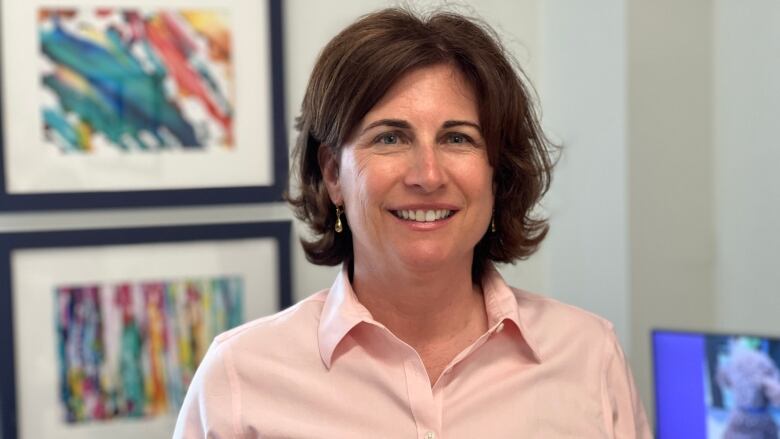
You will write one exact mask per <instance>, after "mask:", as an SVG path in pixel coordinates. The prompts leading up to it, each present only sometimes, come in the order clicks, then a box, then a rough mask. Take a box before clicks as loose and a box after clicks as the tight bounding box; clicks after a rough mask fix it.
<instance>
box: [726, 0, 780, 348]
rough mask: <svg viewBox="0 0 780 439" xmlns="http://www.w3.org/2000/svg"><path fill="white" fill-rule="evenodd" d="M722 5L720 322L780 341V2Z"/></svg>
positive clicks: (727, 2)
mask: <svg viewBox="0 0 780 439" xmlns="http://www.w3.org/2000/svg"><path fill="white" fill-rule="evenodd" d="M745 6H746V5H743V4H741V3H739V2H733V1H726V0H719V1H717V2H715V34H714V38H715V56H714V62H713V67H714V69H713V70H714V73H715V78H714V97H715V100H714V120H715V123H714V133H715V135H714V139H715V142H714V147H715V156H716V160H715V164H716V166H715V179H714V188H715V194H716V205H717V209H716V212H715V219H716V237H717V258H716V270H715V272H716V291H717V322H718V326H719V327H720V328H722V329H724V330H736V331H748V332H754V333H757V334H774V335H776V336H780V267H779V265H780V135H779V134H778V125H780V80H778V78H780V25H778V23H780V3H778V2H777V1H774V0H761V1H758V0H757V1H752V2H750V7H745Z"/></svg>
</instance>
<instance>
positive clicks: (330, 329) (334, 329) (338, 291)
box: [317, 264, 541, 368]
mask: <svg viewBox="0 0 780 439" xmlns="http://www.w3.org/2000/svg"><path fill="white" fill-rule="evenodd" d="M482 291H483V294H484V296H485V310H486V312H487V316H488V328H494V327H496V326H497V325H499V324H501V323H504V324H506V322H507V321H509V322H511V323H512V324H514V325H515V327H516V328H517V329H518V332H517V334H516V336H517V338H518V342H522V343H525V344H526V345H527V346H528V347H529V348H530V351H531V353H532V354H533V356H534V359H535V360H536V361H537V362H541V357H540V356H539V350H538V349H537V348H536V347H535V346H537V345H536V343H535V341H534V340H533V337H532V336H531V335H530V333H529V331H528V330H527V328H526V327H525V326H524V325H523V318H522V315H521V310H520V307H518V303H517V301H518V297H517V296H516V295H515V293H514V292H513V291H512V289H511V288H510V287H509V285H507V284H506V282H505V281H504V278H503V277H502V276H501V274H500V273H499V272H498V270H496V268H495V267H494V266H493V265H492V264H488V267H487V270H486V273H485V275H484V277H483V280H482ZM361 322H366V323H371V324H375V325H379V326H381V325H380V324H379V323H377V322H376V321H375V320H374V319H373V317H372V316H371V313H370V312H369V311H368V309H367V308H366V307H365V306H363V305H362V304H361V303H360V301H358V298H357V296H356V295H355V292H354V290H353V289H352V285H351V284H350V282H349V275H348V273H347V268H346V266H345V267H344V268H342V270H341V271H340V272H339V274H338V275H337V276H336V280H335V281H334V282H333V285H332V286H331V287H330V291H329V292H328V295H327V297H326V299H325V304H324V306H323V308H322V315H321V317H320V323H319V327H318V329H317V334H318V343H319V349H320V356H321V357H322V361H323V362H324V363H325V366H326V367H327V368H330V366H331V363H332V361H333V353H334V352H335V350H336V347H338V345H339V343H340V342H341V340H343V339H344V337H345V336H346V335H347V334H348V333H349V332H350V331H351V330H352V328H354V327H355V326H357V325H358V324H359V323H361Z"/></svg>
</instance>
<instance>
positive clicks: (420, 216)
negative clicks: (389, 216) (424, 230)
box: [391, 209, 455, 223]
mask: <svg viewBox="0 0 780 439" xmlns="http://www.w3.org/2000/svg"><path fill="white" fill-rule="evenodd" d="M391 212H393V215H395V216H396V217H398V218H400V219H404V220H407V221H416V222H420V223H429V222H433V221H439V220H443V219H445V218H449V217H451V216H452V215H453V214H454V213H455V211H452V210H448V209H436V210H422V209H417V210H393V211H391Z"/></svg>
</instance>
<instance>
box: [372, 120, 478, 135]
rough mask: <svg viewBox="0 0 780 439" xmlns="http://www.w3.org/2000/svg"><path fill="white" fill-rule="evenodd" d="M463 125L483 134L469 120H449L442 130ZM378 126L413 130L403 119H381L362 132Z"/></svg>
mask: <svg viewBox="0 0 780 439" xmlns="http://www.w3.org/2000/svg"><path fill="white" fill-rule="evenodd" d="M462 125H466V126H470V127H472V128H475V129H476V130H477V131H479V132H482V128H481V127H480V126H479V124H477V123H474V122H470V121H467V120H448V121H446V122H444V123H443V124H442V128H452V127H457V126H462ZM378 126H388V127H394V128H402V129H410V128H412V126H411V125H410V124H409V122H407V121H405V120H403V119H380V120H377V121H374V122H371V123H370V124H368V125H367V126H366V127H365V128H363V131H362V132H363V133H365V132H366V131H368V130H370V129H371V128H375V127H378Z"/></svg>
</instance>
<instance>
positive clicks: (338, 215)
mask: <svg viewBox="0 0 780 439" xmlns="http://www.w3.org/2000/svg"><path fill="white" fill-rule="evenodd" d="M341 212H343V210H341V207H340V206H336V227H334V229H336V233H341V232H342V231H343V230H344V227H343V226H342V225H341Z"/></svg>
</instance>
